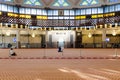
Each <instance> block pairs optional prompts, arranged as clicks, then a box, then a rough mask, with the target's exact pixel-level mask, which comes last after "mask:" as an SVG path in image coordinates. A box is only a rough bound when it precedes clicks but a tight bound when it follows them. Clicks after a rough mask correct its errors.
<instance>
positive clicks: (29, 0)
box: [24, 0, 42, 6]
mask: <svg viewBox="0 0 120 80" xmlns="http://www.w3.org/2000/svg"><path fill="white" fill-rule="evenodd" d="M24 4H27V5H33V6H42V3H41V1H40V0H24Z"/></svg>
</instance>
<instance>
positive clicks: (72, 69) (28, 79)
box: [0, 59, 120, 80]
mask: <svg viewBox="0 0 120 80" xmlns="http://www.w3.org/2000/svg"><path fill="white" fill-rule="evenodd" d="M119 67H120V60H116V59H113V60H112V59H110V60H109V59H103V60H102V59H97V60H95V59H77V60H76V59H27V60H26V59H21V60H19V59H1V60H0V80H120V76H119V75H120V68H119Z"/></svg>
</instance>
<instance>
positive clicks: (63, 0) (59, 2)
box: [52, 0, 70, 7]
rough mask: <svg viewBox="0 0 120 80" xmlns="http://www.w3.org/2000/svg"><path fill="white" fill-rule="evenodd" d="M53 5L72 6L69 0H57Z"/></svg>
mask: <svg viewBox="0 0 120 80" xmlns="http://www.w3.org/2000/svg"><path fill="white" fill-rule="evenodd" d="M52 6H57V7H66V6H70V4H69V3H68V2H67V0H55V2H54V3H53V5H52Z"/></svg>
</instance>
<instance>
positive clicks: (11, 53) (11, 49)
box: [9, 48, 17, 56]
mask: <svg viewBox="0 0 120 80" xmlns="http://www.w3.org/2000/svg"><path fill="white" fill-rule="evenodd" d="M9 54H10V56H17V54H16V53H15V52H14V50H13V48H10V52H9Z"/></svg>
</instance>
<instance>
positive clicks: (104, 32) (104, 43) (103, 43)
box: [102, 29, 106, 48]
mask: <svg viewBox="0 0 120 80" xmlns="http://www.w3.org/2000/svg"><path fill="white" fill-rule="evenodd" d="M102 47H103V48H106V30H105V29H103V31H102Z"/></svg>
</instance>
